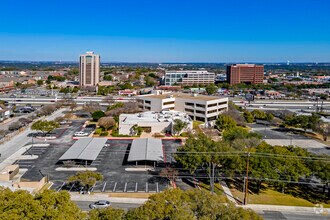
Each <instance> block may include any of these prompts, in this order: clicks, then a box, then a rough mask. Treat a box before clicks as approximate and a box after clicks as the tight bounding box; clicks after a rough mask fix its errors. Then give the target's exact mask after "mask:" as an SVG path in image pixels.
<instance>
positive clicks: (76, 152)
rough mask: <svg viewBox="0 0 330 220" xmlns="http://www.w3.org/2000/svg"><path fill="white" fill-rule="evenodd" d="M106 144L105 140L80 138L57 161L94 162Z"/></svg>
mask: <svg viewBox="0 0 330 220" xmlns="http://www.w3.org/2000/svg"><path fill="white" fill-rule="evenodd" d="M106 142H107V139H106V138H80V139H78V140H77V141H76V142H75V143H74V144H73V145H72V146H71V147H70V148H69V149H68V150H67V151H66V152H65V153H64V154H63V155H62V156H61V157H60V159H59V160H60V161H65V160H82V161H94V160H95V159H96V158H97V156H98V155H99V153H100V152H101V150H102V148H103V147H104V145H105V143H106Z"/></svg>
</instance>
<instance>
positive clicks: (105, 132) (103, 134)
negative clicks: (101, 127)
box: [100, 131, 109, 136]
mask: <svg viewBox="0 0 330 220" xmlns="http://www.w3.org/2000/svg"><path fill="white" fill-rule="evenodd" d="M108 135H109V132H107V131H103V132H102V133H101V134H100V136H108Z"/></svg>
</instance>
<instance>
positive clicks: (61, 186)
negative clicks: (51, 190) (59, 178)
mask: <svg viewBox="0 0 330 220" xmlns="http://www.w3.org/2000/svg"><path fill="white" fill-rule="evenodd" d="M64 185H65V182H63V184H62V185H61V186H60V188H58V190H57V192H59V191H60V190H61V189H62V187H63V186H64Z"/></svg>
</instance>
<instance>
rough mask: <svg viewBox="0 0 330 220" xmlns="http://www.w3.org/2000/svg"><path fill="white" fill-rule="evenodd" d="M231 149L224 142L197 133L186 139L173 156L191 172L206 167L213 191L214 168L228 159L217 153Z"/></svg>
mask: <svg viewBox="0 0 330 220" xmlns="http://www.w3.org/2000/svg"><path fill="white" fill-rule="evenodd" d="M231 150H232V149H231V147H230V146H229V145H228V144H227V143H226V142H215V141H213V140H211V139H210V138H209V137H207V136H206V135H204V134H199V135H198V136H197V137H190V138H189V139H187V141H186V143H185V145H184V146H183V147H180V148H179V149H178V154H177V155H176V157H175V158H176V160H177V161H178V162H179V163H181V164H182V166H183V167H184V168H185V169H188V170H189V171H190V172H191V173H194V172H195V171H196V169H197V168H200V167H206V168H207V172H208V176H209V179H210V189H211V191H212V192H213V191H214V180H215V172H216V168H217V167H220V166H221V165H223V164H224V163H225V162H226V161H227V160H228V157H226V156H223V155H222V154H219V153H221V152H229V151H231ZM198 152H200V154H199V153H198Z"/></svg>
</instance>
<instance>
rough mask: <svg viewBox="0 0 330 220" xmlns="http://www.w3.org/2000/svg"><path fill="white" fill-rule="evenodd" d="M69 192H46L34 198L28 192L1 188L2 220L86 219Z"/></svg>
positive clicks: (0, 216)
mask: <svg viewBox="0 0 330 220" xmlns="http://www.w3.org/2000/svg"><path fill="white" fill-rule="evenodd" d="M85 217H86V216H85V214H84V213H82V211H81V210H80V209H79V208H78V207H77V205H76V204H75V203H74V202H72V201H71V199H70V194H69V193H68V192H64V191H61V192H54V191H51V190H45V191H44V192H42V193H38V194H37V195H35V196H33V195H31V194H30V193H29V192H27V191H23V190H18V191H15V192H13V191H11V190H10V189H8V188H0V219H67V220H79V219H85Z"/></svg>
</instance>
